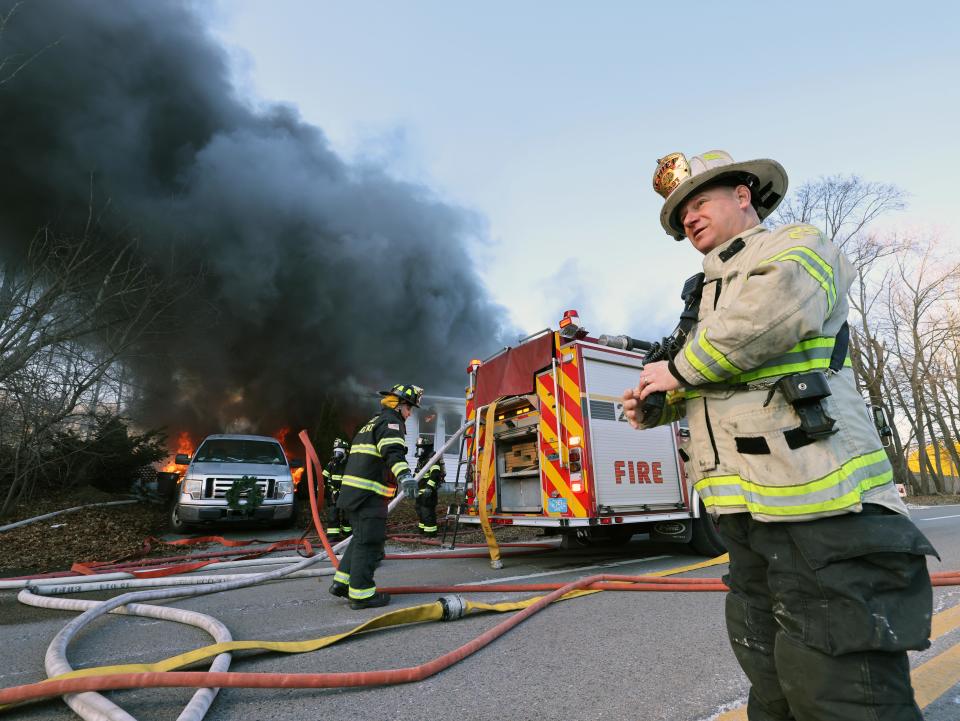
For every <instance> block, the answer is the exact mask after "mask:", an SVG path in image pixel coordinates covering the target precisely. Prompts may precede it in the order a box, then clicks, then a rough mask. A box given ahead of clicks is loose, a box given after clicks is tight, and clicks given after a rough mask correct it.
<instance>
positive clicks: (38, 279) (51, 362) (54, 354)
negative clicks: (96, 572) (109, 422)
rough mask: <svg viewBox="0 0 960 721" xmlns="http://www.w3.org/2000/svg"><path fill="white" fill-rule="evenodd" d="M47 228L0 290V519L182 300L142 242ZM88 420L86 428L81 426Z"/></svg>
mask: <svg viewBox="0 0 960 721" xmlns="http://www.w3.org/2000/svg"><path fill="white" fill-rule="evenodd" d="M95 231H96V228H95V226H94V225H92V224H89V223H88V225H87V227H86V229H85V230H84V234H83V235H82V236H80V237H79V238H73V237H64V236H60V235H58V234H56V233H54V232H52V231H51V229H49V228H44V229H42V230H41V232H39V233H38V234H37V235H36V236H35V238H34V239H33V242H32V243H31V244H30V247H29V252H28V253H27V255H26V256H24V257H22V258H20V259H11V260H8V261H7V262H6V263H5V264H4V266H3V269H2V285H0V445H2V446H3V448H5V449H6V451H7V453H8V454H9V455H10V458H9V459H8V461H7V463H6V464H5V466H6V468H5V469H4V474H3V475H4V477H5V478H4V480H5V482H6V484H7V485H6V492H5V495H4V500H3V502H2V505H0V516H2V515H4V514H5V513H8V512H9V511H10V509H11V508H12V507H13V505H14V504H15V503H16V502H17V501H18V500H19V499H21V498H24V497H28V496H29V494H30V493H31V492H32V489H33V487H34V486H35V485H36V483H37V482H38V481H39V480H40V479H41V478H42V477H43V472H44V467H43V463H44V458H45V457H46V456H45V453H44V451H45V448H47V447H48V446H49V442H50V438H51V437H52V434H55V433H56V432H58V431H61V430H62V429H63V428H65V427H71V426H73V427H76V426H77V425H78V424H82V423H83V422H89V421H90V419H91V418H92V417H94V416H95V415H96V414H97V413H98V412H99V411H100V410H101V408H100V404H101V402H102V400H103V399H104V398H105V397H114V396H116V395H119V393H121V392H122V390H121V388H120V387H119V385H118V384H117V380H116V379H117V378H120V377H122V375H123V364H124V361H125V360H126V359H127V358H128V357H129V354H130V353H132V352H133V351H134V350H135V349H136V348H137V347H138V345H139V344H140V343H141V342H142V341H143V340H144V339H145V337H146V335H147V334H150V333H153V332H156V331H157V329H158V327H159V321H160V320H161V319H162V318H163V316H164V314H165V313H166V311H167V310H168V309H169V308H170V306H171V305H172V303H173V302H174V301H175V300H176V298H177V296H176V295H174V293H175V292H176V291H171V287H170V285H169V284H168V283H164V282H163V279H162V278H161V276H160V275H158V274H156V273H152V272H151V271H150V269H149V268H148V266H147V265H146V264H145V262H144V261H143V260H142V259H141V258H140V256H139V254H138V253H137V252H136V251H137V246H136V243H135V242H133V241H129V242H122V243H116V244H115V243H111V242H107V241H106V240H105V239H104V238H103V237H102V236H101V235H99V234H98V233H97V232H95ZM84 419H86V421H85V420H84Z"/></svg>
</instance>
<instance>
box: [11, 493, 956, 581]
mask: <svg viewBox="0 0 960 721" xmlns="http://www.w3.org/2000/svg"><path fill="white" fill-rule="evenodd" d="M127 498H129V496H116V495H111V494H107V493H103V492H101V491H97V490H95V489H93V488H86V489H80V490H75V491H72V492H70V493H65V494H61V495H59V496H56V497H46V498H44V499H42V500H39V501H35V502H31V503H28V504H24V505H23V506H21V507H18V508H17V509H16V511H15V512H14V514H13V515H12V516H10V517H9V518H5V519H3V520H2V521H0V526H2V525H6V524H8V523H13V522H15V521H19V520H24V519H27V518H33V517H35V516H39V515H43V514H45V513H50V512H52V511H57V510H62V509H66V508H72V507H74V506H80V505H85V504H90V503H103V502H106V501H116V500H124V499H127ZM450 501H452V499H445V498H443V497H442V496H441V499H440V503H441V506H440V508H441V509H443V508H444V507H445V504H446V503H447V502H450ZM907 502H908V503H910V504H914V505H920V506H934V505H945V504H950V503H960V496H955V495H949V496H948V495H945V496H910V497H908V498H907ZM168 515H169V504H168V503H162V502H152V503H151V502H148V501H139V502H137V503H134V504H130V505H123V506H107V507H101V508H86V509H83V510H80V511H74V512H72V513H66V514H62V515H59V516H54V517H53V518H48V519H45V520H43V521H38V522H36V523H32V524H30V525H27V526H21V527H20V528H15V529H12V530H9V531H0V576H17V575H28V574H34V573H43V572H47V571H64V570H68V569H69V568H70V566H71V565H72V564H73V563H74V562H77V561H80V562H89V561H112V560H118V559H126V558H140V557H144V556H148V557H158V556H168V555H177V554H180V553H183V552H184V551H183V550H182V548H175V547H172V546H164V545H161V544H158V543H153V544H152V548H151V549H150V550H149V551H148V552H147V551H145V544H144V542H145V541H146V539H148V538H150V537H159V536H161V535H163V534H166V533H167V532H168V528H167V522H168V521H167V519H168ZM438 515H441V516H442V514H438ZM441 523H442V521H441ZM308 525H311V522H310V509H309V504H308V503H302V504H301V507H300V517H299V520H298V522H297V524H296V526H295V528H294V529H291V531H290V537H291V538H298V537H299V536H300V535H301V534H302V533H303V530H304V529H306V528H307V527H308ZM495 531H496V536H497V540H498V541H500V542H502V543H505V542H516V541H529V540H535V539H536V538H538V537H540V532H539V531H538V530H536V529H530V528H519V527H513V526H499V527H496V528H495ZM216 532H217V530H216V529H211V530H205V531H204V532H203V535H208V534H211V533H212V534H215V533H216ZM388 532H389V533H390V534H391V535H410V536H416V533H417V517H416V513H415V511H414V508H413V504H412V503H407V502H405V503H401V504H400V506H399V507H398V508H397V509H396V510H395V511H394V513H393V515H391V517H390V521H389V529H388ZM197 535H201V534H197ZM256 537H257V529H256V527H251V528H250V538H256ZM483 542H484V539H483V534H482V533H481V531H480V530H479V528H478V527H476V526H468V527H463V526H461V528H460V531H459V533H458V535H457V543H458V545H459V544H467V543H483ZM391 543H401V542H400V541H393V540H392V541H391ZM403 545H405V546H407V547H409V548H410V549H411V550H419V549H421V548H428V547H429V546H428V545H426V544H423V543H418V542H415V541H414V542H403ZM191 548H192V549H195V550H198V549H199V548H201V547H200V546H192V547H191Z"/></svg>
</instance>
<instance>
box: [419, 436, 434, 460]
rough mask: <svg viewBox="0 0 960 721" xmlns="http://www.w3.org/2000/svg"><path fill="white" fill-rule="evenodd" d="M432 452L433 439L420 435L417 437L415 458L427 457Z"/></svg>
mask: <svg viewBox="0 0 960 721" xmlns="http://www.w3.org/2000/svg"><path fill="white" fill-rule="evenodd" d="M432 454H433V440H431V439H430V438H429V437H427V436H420V437H419V438H418V439H417V453H416V455H417V458H420V457H421V456H422V457H424V458H429V457H430V456H431V455H432Z"/></svg>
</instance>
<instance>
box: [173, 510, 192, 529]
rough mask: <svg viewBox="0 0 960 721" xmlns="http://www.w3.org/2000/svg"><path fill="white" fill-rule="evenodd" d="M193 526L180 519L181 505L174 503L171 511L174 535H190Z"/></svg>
mask: <svg viewBox="0 0 960 721" xmlns="http://www.w3.org/2000/svg"><path fill="white" fill-rule="evenodd" d="M192 529H193V526H192V525H190V524H189V523H184V522H183V520H182V519H181V518H180V504H179V503H174V504H173V507H172V508H171V509H170V530H171V531H173V532H174V533H190V531H191V530H192Z"/></svg>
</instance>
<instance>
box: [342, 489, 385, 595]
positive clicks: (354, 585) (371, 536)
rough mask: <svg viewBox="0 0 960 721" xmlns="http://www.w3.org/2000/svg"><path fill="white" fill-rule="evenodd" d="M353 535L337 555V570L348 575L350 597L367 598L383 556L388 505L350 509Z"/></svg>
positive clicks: (373, 590) (374, 584) (371, 590)
mask: <svg viewBox="0 0 960 721" xmlns="http://www.w3.org/2000/svg"><path fill="white" fill-rule="evenodd" d="M349 519H350V526H351V527H352V528H353V539H352V540H351V541H350V545H349V546H347V550H346V552H344V554H343V558H342V559H340V568H339V569H338V571H340V572H341V573H343V574H347V575H349V576H350V598H352V599H355V600H360V599H364V598H370V597H371V596H372V595H374V594H375V593H376V592H377V586H376V583H374V580H373V571H374V569H376V567H377V566H378V565H379V564H380V561H382V560H383V547H384V543H385V542H386V540H387V506H386V504H385V503H380V504H377V505H368V506H365V507H361V508H359V509H356V510H351V511H350V513H349Z"/></svg>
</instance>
